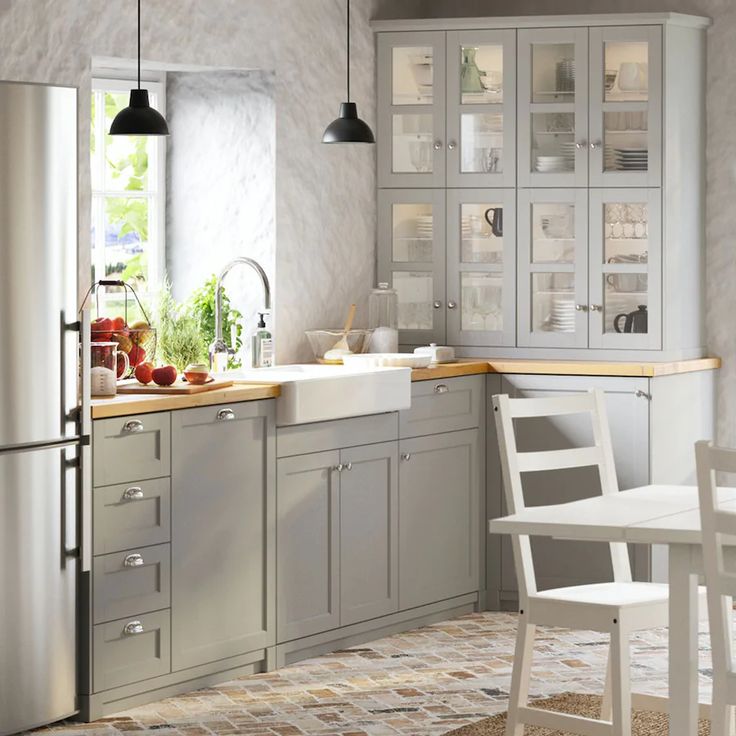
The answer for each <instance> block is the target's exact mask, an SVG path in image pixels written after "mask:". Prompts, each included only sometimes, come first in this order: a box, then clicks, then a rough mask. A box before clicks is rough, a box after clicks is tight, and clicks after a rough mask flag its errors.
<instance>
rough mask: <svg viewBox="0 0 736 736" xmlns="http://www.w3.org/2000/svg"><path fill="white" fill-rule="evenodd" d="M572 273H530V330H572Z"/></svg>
mask: <svg viewBox="0 0 736 736" xmlns="http://www.w3.org/2000/svg"><path fill="white" fill-rule="evenodd" d="M575 315H576V310H575V274H573V273H534V274H532V325H531V327H532V331H534V332H563V333H570V332H575V322H576V317H575Z"/></svg>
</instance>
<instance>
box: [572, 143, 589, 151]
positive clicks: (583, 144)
mask: <svg viewBox="0 0 736 736" xmlns="http://www.w3.org/2000/svg"><path fill="white" fill-rule="evenodd" d="M587 145H588V141H577V143H575V148H577V149H578V151H579V150H580V149H581V148H585V146H587Z"/></svg>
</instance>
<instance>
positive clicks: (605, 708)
mask: <svg viewBox="0 0 736 736" xmlns="http://www.w3.org/2000/svg"><path fill="white" fill-rule="evenodd" d="M612 709H613V704H612V702H611V646H610V645H609V647H608V660H607V662H606V680H605V684H604V685H603V699H602V700H601V720H602V721H610V720H611V713H612V712H613V711H612Z"/></svg>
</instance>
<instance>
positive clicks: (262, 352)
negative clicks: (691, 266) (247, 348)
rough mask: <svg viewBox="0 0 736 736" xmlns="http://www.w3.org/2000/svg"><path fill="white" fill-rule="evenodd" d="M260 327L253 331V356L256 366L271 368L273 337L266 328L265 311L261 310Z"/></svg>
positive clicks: (254, 365) (259, 314)
mask: <svg viewBox="0 0 736 736" xmlns="http://www.w3.org/2000/svg"><path fill="white" fill-rule="evenodd" d="M258 316H259V317H260V319H259V320H258V327H257V328H256V331H255V332H254V333H253V350H252V351H251V354H252V357H253V367H254V368H269V367H270V366H272V365H273V337H272V336H271V333H270V332H269V331H268V330H267V329H266V321H265V320H264V313H263V312H259V313H258Z"/></svg>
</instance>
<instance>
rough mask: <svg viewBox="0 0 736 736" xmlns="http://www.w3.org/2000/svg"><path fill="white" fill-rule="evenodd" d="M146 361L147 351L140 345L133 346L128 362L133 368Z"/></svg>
mask: <svg viewBox="0 0 736 736" xmlns="http://www.w3.org/2000/svg"><path fill="white" fill-rule="evenodd" d="M145 359H146V351H145V350H144V349H143V348H142V347H141V346H140V345H131V347H130V352H129V353H128V360H129V361H130V364H131V365H132V366H136V365H140V364H141V363H142V362H143V361H144V360H145Z"/></svg>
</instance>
